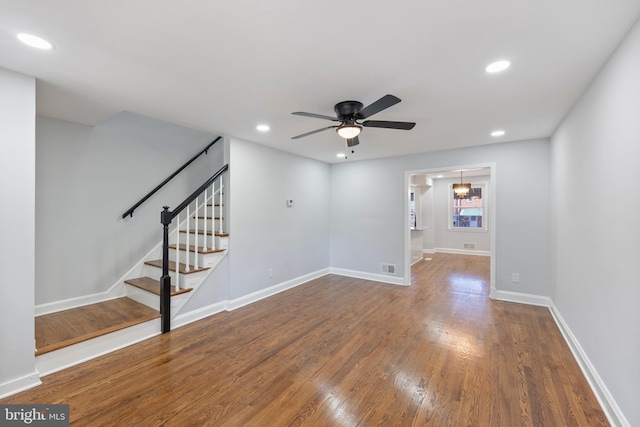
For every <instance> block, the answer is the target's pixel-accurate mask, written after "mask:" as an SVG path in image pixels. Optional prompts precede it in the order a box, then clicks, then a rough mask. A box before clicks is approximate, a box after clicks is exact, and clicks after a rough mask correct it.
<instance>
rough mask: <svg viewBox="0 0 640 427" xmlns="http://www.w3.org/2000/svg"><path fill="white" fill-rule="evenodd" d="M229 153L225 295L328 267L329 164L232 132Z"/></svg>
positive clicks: (244, 292) (236, 294)
mask: <svg viewBox="0 0 640 427" xmlns="http://www.w3.org/2000/svg"><path fill="white" fill-rule="evenodd" d="M230 155H231V158H230V174H231V175H230V176H231V183H230V195H229V197H230V215H229V218H230V224H229V226H230V232H231V235H230V242H229V249H230V250H229V255H228V256H229V259H230V283H229V287H230V289H229V299H231V300H233V299H236V298H239V297H241V296H244V295H248V294H251V293H253V292H257V291H261V290H264V289H266V288H269V287H271V286H274V285H277V284H280V283H283V282H286V281H288V280H293V279H295V278H297V277H300V276H303V275H306V274H310V273H312V272H316V271H319V270H323V269H327V268H328V267H329V203H330V197H329V186H330V184H329V183H330V181H331V175H330V166H329V165H328V164H326V163H323V162H319V161H316V160H311V159H307V158H304V157H299V156H296V155H293V154H289V153H285V152H283V151H279V150H275V149H272V148H268V147H265V146H262V145H259V144H255V143H251V142H247V141H243V140H240V139H235V138H232V139H231V143H230ZM288 199H291V200H293V206H291V207H287V203H286V201H287V200H288ZM269 269H272V271H273V275H272V277H269V274H268V272H269Z"/></svg>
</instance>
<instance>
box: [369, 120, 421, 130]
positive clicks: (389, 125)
mask: <svg viewBox="0 0 640 427" xmlns="http://www.w3.org/2000/svg"><path fill="white" fill-rule="evenodd" d="M415 125H416V124H415V123H413V122H388V121H385V120H367V121H366V122H362V126H364V127H370V128H385V129H402V130H411V129H413V127H414V126H415Z"/></svg>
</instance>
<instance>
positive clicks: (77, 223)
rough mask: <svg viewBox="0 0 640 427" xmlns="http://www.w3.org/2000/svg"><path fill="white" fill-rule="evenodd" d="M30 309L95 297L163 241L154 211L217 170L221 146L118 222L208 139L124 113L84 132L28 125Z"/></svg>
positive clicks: (56, 124) (40, 122)
mask: <svg viewBox="0 0 640 427" xmlns="http://www.w3.org/2000/svg"><path fill="white" fill-rule="evenodd" d="M36 130H37V137H36V168H37V175H36V206H37V212H36V266H35V273H36V304H43V303H47V302H52V301H59V300H64V299H67V298H73V297H78V296H83V295H90V294H95V293H99V292H103V291H105V290H107V289H109V287H111V286H112V285H113V284H114V283H116V281H117V280H118V279H119V278H120V277H121V276H122V275H123V274H125V273H126V272H127V271H128V270H129V269H130V268H131V267H132V266H133V265H134V264H135V263H136V262H138V261H139V260H140V259H141V258H142V257H143V256H144V255H145V254H146V253H147V252H148V251H150V250H151V249H152V248H153V247H154V246H155V245H156V244H158V243H159V242H160V241H161V239H162V234H161V232H162V228H161V225H160V212H161V210H162V206H163V205H169V206H170V207H171V206H176V205H177V204H178V203H179V202H181V201H182V199H184V197H186V196H187V195H188V194H190V193H191V191H193V190H194V189H196V188H197V187H198V185H200V184H201V183H202V182H204V180H205V179H206V178H208V177H209V176H210V175H212V174H213V173H214V172H215V171H216V170H217V169H218V168H219V167H220V166H221V165H222V156H223V145H222V142H220V143H218V144H216V145H215V146H214V149H213V150H211V151H209V154H208V155H207V156H202V157H200V158H199V159H198V160H196V161H195V162H194V163H193V164H192V165H191V166H190V167H189V168H187V169H185V170H184V171H183V172H182V173H181V174H180V175H178V176H177V177H176V178H175V179H174V180H173V181H172V182H171V183H169V184H168V185H167V186H166V187H164V188H163V189H162V190H161V191H160V192H159V193H157V194H156V195H155V196H153V197H152V198H151V199H149V200H148V201H147V202H146V203H145V204H144V205H142V206H141V207H140V208H139V209H138V210H136V212H135V214H134V216H133V218H129V217H128V218H127V219H124V220H123V219H122V218H121V215H122V213H124V211H126V210H127V209H128V208H129V207H130V206H131V205H133V204H134V203H135V202H137V201H138V200H139V199H140V198H141V197H142V196H144V195H145V194H146V193H147V192H148V191H149V190H151V189H153V188H154V187H155V186H156V185H158V184H159V183H160V182H162V180H164V179H165V178H166V177H167V176H168V175H169V174H170V173H172V172H173V171H175V170H176V169H177V168H178V167H179V166H181V165H182V164H183V163H184V162H185V161H187V160H188V159H189V158H191V157H192V156H194V155H195V154H196V153H197V152H199V151H200V150H202V149H203V148H204V147H205V146H206V145H207V144H208V143H209V142H211V141H212V140H213V138H214V137H213V136H212V135H210V134H206V133H203V132H199V131H195V130H192V129H187V128H183V127H180V126H176V125H172V124H169V123H166V122H162V121H159V120H154V119H150V118H147V117H142V116H139V115H136V114H132V113H120V114H117V115H115V116H113V117H111V118H110V119H108V120H106V121H104V122H103V123H100V124H98V125H96V126H95V127H93V128H90V127H86V126H82V125H79V124H75V123H70V122H65V121H61V120H57V119H50V118H46V117H38V119H37V123H36Z"/></svg>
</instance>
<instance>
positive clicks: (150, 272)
mask: <svg viewBox="0 0 640 427" xmlns="http://www.w3.org/2000/svg"><path fill="white" fill-rule="evenodd" d="M206 271H208V270H205V271H199V272H197V273H190V274H180V287H181V288H193V287H194V286H196V285H197V284H198V283H200V280H201V279H202V277H204V276H205V275H206ZM142 275H143V276H147V277H151V278H152V279H156V280H160V278H161V277H162V269H161V268H158V267H153V266H150V265H145V266H144V267H143V268H142ZM169 276H171V285H172V286H175V284H176V273H175V271H170V272H169Z"/></svg>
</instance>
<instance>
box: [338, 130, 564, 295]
mask: <svg viewBox="0 0 640 427" xmlns="http://www.w3.org/2000/svg"><path fill="white" fill-rule="evenodd" d="M489 163H495V165H496V167H495V177H494V179H495V185H496V194H495V195H494V196H495V197H496V212H493V213H492V215H495V216H496V220H497V224H498V229H497V230H496V248H495V250H496V258H497V260H496V263H497V265H496V268H497V274H496V276H497V277H496V287H497V289H499V290H506V291H514V292H523V293H530V294H535V295H543V296H551V294H552V284H551V258H550V254H549V247H550V238H551V229H550V209H549V202H550V195H549V188H550V177H549V171H550V147H549V141H548V140H547V139H539V140H531V141H521V142H512V143H504V144H492V145H486V146H481V147H474V148H466V149H456V150H445V151H437V152H431V153H423V154H416V155H411V156H401V157H393V158H387V159H379V160H369V161H361V162H346V163H341V164H334V165H333V166H332V176H331V194H332V201H331V267H336V268H344V269H348V270H356V271H363V272H368V273H379V272H380V263H392V264H396V266H397V268H398V275H399V276H402V275H404V273H405V272H404V256H405V254H404V235H405V234H404V231H405V229H404V224H405V222H404V220H405V218H404V206H405V204H406V195H405V193H404V179H405V175H404V174H405V172H406V171H416V170H427V169H436V170H437V169H441V170H446V169H453V168H455V167H456V166H460V165H477V164H489ZM524 189H526V193H524V192H523V190H524ZM514 272H515V273H520V283H519V284H512V283H511V273H514Z"/></svg>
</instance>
